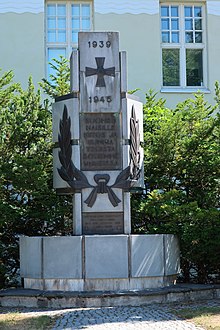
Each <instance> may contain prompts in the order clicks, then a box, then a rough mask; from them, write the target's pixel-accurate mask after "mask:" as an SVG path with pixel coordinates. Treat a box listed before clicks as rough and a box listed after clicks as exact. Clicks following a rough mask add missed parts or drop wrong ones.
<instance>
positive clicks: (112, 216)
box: [83, 212, 124, 235]
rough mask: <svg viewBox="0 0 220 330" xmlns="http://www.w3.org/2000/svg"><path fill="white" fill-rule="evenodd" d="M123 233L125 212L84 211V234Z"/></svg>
mask: <svg viewBox="0 0 220 330" xmlns="http://www.w3.org/2000/svg"><path fill="white" fill-rule="evenodd" d="M123 233H124V225H123V212H97V213H83V235H94V234H101V235H111V234H123Z"/></svg>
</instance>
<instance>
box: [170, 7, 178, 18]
mask: <svg viewBox="0 0 220 330" xmlns="http://www.w3.org/2000/svg"><path fill="white" fill-rule="evenodd" d="M171 16H172V17H178V7H177V6H175V7H174V6H171Z"/></svg>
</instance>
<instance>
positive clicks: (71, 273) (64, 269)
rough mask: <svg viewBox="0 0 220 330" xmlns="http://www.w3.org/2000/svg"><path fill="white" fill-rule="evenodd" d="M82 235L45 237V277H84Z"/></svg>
mask: <svg viewBox="0 0 220 330" xmlns="http://www.w3.org/2000/svg"><path fill="white" fill-rule="evenodd" d="M81 246H82V237H81V236H71V237H44V238H43V250H44V258H43V270H44V278H51V279H55V278H60V279H66V278H72V279H77V278H82V248H81Z"/></svg>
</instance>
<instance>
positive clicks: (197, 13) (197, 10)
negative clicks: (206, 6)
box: [194, 7, 202, 17]
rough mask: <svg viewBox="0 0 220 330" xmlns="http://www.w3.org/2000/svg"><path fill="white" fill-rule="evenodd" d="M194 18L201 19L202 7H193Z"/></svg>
mask: <svg viewBox="0 0 220 330" xmlns="http://www.w3.org/2000/svg"><path fill="white" fill-rule="evenodd" d="M194 16H195V17H202V7H194Z"/></svg>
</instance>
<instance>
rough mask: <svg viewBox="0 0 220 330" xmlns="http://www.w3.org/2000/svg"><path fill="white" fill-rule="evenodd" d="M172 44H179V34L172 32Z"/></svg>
mask: <svg viewBox="0 0 220 330" xmlns="http://www.w3.org/2000/svg"><path fill="white" fill-rule="evenodd" d="M172 43H179V32H172Z"/></svg>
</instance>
